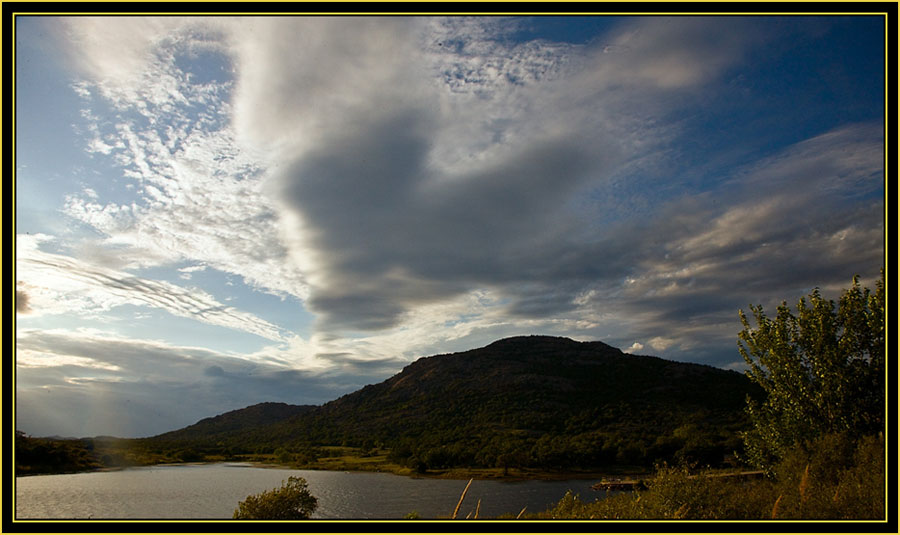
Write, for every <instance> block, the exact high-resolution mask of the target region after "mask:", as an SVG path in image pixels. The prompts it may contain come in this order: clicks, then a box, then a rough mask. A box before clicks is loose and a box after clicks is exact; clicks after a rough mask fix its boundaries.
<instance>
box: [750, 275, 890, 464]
mask: <svg viewBox="0 0 900 535" xmlns="http://www.w3.org/2000/svg"><path fill="white" fill-rule="evenodd" d="M750 310H751V311H752V313H753V316H754V319H755V321H756V325H757V326H756V328H755V329H754V328H752V327H751V325H750V321H749V320H748V319H747V316H746V315H745V314H744V312H743V311H741V312H740V318H741V322H742V324H743V326H744V329H743V331H741V333H740V334H739V335H738V336H739V339H738V348H739V350H740V353H741V355H742V356H743V357H744V360H745V361H746V362H747V364H748V365H749V366H750V369H749V370H748V372H747V374H748V376H749V377H750V379H751V380H753V381H754V382H755V383H757V384H759V385H760V386H761V387H762V388H763V390H764V391H765V392H766V398H765V400H764V401H763V402H762V403H761V404H759V403H757V402H755V401H754V400H752V399H750V400H748V404H747V412H748V414H749V416H750V420H751V422H752V424H753V428H752V429H751V430H750V431H749V432H747V433H746V434H745V436H744V443H745V447H746V454H745V455H746V459H747V460H748V461H749V462H750V463H752V464H753V465H755V466H758V467H761V468H764V469H766V470H771V469H772V468H773V467H774V466H775V465H776V464H777V463H778V461H779V460H781V459H783V458H785V456H786V455H787V454H788V452H789V451H790V450H791V448H793V447H794V446H795V445H796V444H802V443H804V442H807V441H810V440H813V439H815V438H816V437H819V436H822V435H824V434H828V433H845V432H847V433H851V434H855V435H862V434H871V433H876V432H878V431H880V430H881V429H882V428H883V425H884V270H882V272H881V280H880V281H879V282H878V283H877V287H876V291H875V292H874V293H871V292H870V290H869V289H868V288H865V289H860V287H859V278H858V277H854V278H853V286H852V287H851V288H850V289H848V290H846V291H845V292H844V293H843V295H842V296H841V298H840V301H839V303H838V308H837V310H835V303H834V302H833V301H831V300H826V299H824V298H823V297H822V296H821V295H820V294H819V290H818V289H816V290H814V291H813V292H812V293H811V294H810V295H809V296H808V299H807V298H802V299H800V302H799V303H798V304H797V313H796V314H794V313H793V312H792V311H791V309H790V307H788V305H787V303H785V302H782V304H781V305H780V306H779V307H778V310H777V313H776V316H775V318H771V319H770V318H769V317H767V316H766V314H765V312H764V311H763V308H762V306H752V305H751V307H750Z"/></svg>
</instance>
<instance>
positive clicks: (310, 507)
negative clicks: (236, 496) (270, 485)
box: [232, 476, 318, 520]
mask: <svg viewBox="0 0 900 535" xmlns="http://www.w3.org/2000/svg"><path fill="white" fill-rule="evenodd" d="M317 506H318V500H317V499H316V497H315V496H313V495H311V494H310V493H309V489H308V488H307V484H306V480H305V479H303V478H302V477H294V476H291V477H289V478H288V480H287V482H286V483H285V482H284V481H282V483H281V488H278V489H272V490H268V491H265V492H262V493H260V494H254V495H250V496H247V499H245V500H244V501H242V502H240V503H239V504H238V508H237V509H235V510H234V515H233V516H232V518H234V519H237V520H305V519H308V518H309V517H310V516H311V515H312V513H313V512H314V511H315V510H316V507H317Z"/></svg>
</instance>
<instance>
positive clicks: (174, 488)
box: [16, 463, 602, 519]
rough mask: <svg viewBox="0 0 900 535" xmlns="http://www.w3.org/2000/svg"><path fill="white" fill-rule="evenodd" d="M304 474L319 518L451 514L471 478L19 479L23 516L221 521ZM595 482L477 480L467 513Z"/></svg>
mask: <svg viewBox="0 0 900 535" xmlns="http://www.w3.org/2000/svg"><path fill="white" fill-rule="evenodd" d="M289 476H300V477H303V478H305V479H306V481H307V482H308V483H309V490H310V492H311V493H312V495H313V496H315V497H316V498H318V499H319V507H318V508H317V509H316V512H315V514H314V515H313V518H319V519H398V518H403V517H404V516H406V515H407V514H408V513H410V512H412V511H418V513H419V514H420V515H421V517H422V518H437V517H449V515H450V514H452V513H453V508H454V507H456V503H457V502H458V501H459V496H460V494H461V493H462V491H463V489H464V488H465V486H466V481H459V480H443V479H416V478H409V477H403V476H396V475H393V474H381V473H369V472H327V471H318V470H289V469H280V468H260V467H255V466H252V465H248V464H244V463H220V464H201V465H175V466H152V467H142V468H131V469H127V470H121V471H117V472H89V473H82V474H60V475H47V476H28V477H17V478H16V518H17V519H78V518H94V519H101V518H106V519H109V518H115V519H137V518H140V519H198V518H200V519H218V518H231V514H232V513H233V512H234V509H235V508H236V507H237V504H238V502H240V501H241V500H243V499H245V498H246V497H247V496H248V495H250V494H256V493H259V492H262V491H265V490H270V489H272V488H275V487H278V486H280V485H281V482H282V481H283V480H286V479H287V478H288V477H289ZM594 482H595V481H594V480H569V481H524V482H502V481H478V480H476V481H473V482H472V486H471V487H469V491H468V492H467V493H466V499H465V501H464V502H463V504H462V507H461V508H460V513H459V516H460V517H465V515H466V514H468V513H470V512H472V511H474V510H475V506H476V503H477V501H478V500H481V512H480V514H479V518H488V517H496V516H498V515H501V514H503V513H513V514H517V513H518V512H519V511H520V510H521V509H522V507H528V511H531V512H534V511H542V510H544V509H547V507H549V506H550V505H552V504H555V503H556V502H558V501H559V499H560V498H562V497H563V495H564V494H565V493H566V491H567V490H570V489H571V490H572V491H573V492H576V493H578V494H580V495H581V497H582V498H583V499H591V500H592V499H594V498H597V497H601V496H602V494H601V493H598V492H595V491H592V490H591V489H590V485H591V484H592V483H594Z"/></svg>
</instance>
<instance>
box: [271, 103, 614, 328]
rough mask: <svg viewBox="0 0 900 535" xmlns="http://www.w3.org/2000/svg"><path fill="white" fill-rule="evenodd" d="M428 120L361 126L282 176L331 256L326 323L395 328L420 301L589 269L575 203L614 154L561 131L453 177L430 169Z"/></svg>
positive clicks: (322, 284) (324, 290) (313, 301)
mask: <svg viewBox="0 0 900 535" xmlns="http://www.w3.org/2000/svg"><path fill="white" fill-rule="evenodd" d="M428 122H429V117H428V114H426V113H421V112H419V111H417V110H407V111H404V112H402V113H398V114H390V115H388V116H386V117H383V118H380V119H378V120H376V121H373V122H372V123H369V124H358V125H357V126H356V128H354V129H353V131H352V132H351V133H349V134H347V135H344V136H341V137H338V138H334V139H329V140H328V141H327V142H326V143H323V144H322V147H321V148H319V149H318V150H317V151H315V152H313V153H312V154H310V155H306V156H305V157H303V158H302V159H301V160H299V161H298V162H297V163H296V164H295V165H293V166H291V167H290V168H289V169H288V170H287V171H286V172H285V173H284V174H283V175H282V176H281V181H282V183H283V192H284V197H283V199H282V200H283V202H285V204H286V205H287V206H288V207H289V208H290V209H292V210H295V211H296V212H297V213H298V214H299V215H300V217H301V218H302V220H303V222H304V225H305V227H306V228H307V229H308V232H309V235H310V236H311V239H310V241H311V245H312V247H313V248H314V249H315V251H316V254H317V255H318V260H319V262H321V265H320V269H321V272H322V275H321V278H320V279H319V283H318V284H317V285H314V286H315V287H314V289H313V292H312V296H311V298H310V300H309V301H308V304H309V306H310V307H311V308H312V309H313V311H315V312H317V313H319V314H321V315H322V318H323V321H322V325H324V326H328V327H338V328H355V329H376V328H386V327H390V326H393V325H395V324H396V323H397V321H398V319H399V318H400V316H401V315H402V314H403V313H404V312H405V311H407V310H408V309H409V308H410V307H411V306H412V305H415V304H417V303H427V302H430V301H433V300H436V299H440V298H445V297H448V296H452V295H455V294H457V293H460V292H463V291H466V290H468V289H469V288H470V287H471V286H472V285H473V284H476V285H477V284H484V285H509V284H518V283H523V284H524V283H534V282H541V281H545V280H548V279H552V278H553V277H555V276H557V275H558V274H559V273H560V272H565V271H567V270H568V271H570V272H571V271H583V270H584V268H583V267H582V266H578V265H576V264H577V261H578V258H577V257H578V256H580V255H579V253H577V252H576V253H575V254H574V255H573V253H572V252H570V251H568V250H567V248H566V241H567V239H568V238H567V237H568V235H569V233H570V231H571V228H572V226H573V225H574V224H575V221H574V220H573V219H572V218H570V217H569V216H566V215H565V214H564V213H563V210H564V208H565V206H566V201H567V200H568V199H569V198H570V196H571V195H572V194H573V193H574V191H576V190H577V189H578V188H579V187H580V186H583V185H584V184H585V181H586V179H588V178H589V177H590V176H592V174H596V173H598V172H602V170H603V169H604V168H606V167H608V166H609V161H610V160H611V159H612V158H611V157H610V156H609V155H608V154H604V152H606V151H604V150H603V149H601V150H596V149H595V150H594V151H593V152H592V151H589V150H588V148H587V147H585V146H584V144H583V142H582V141H581V140H577V139H573V138H571V137H562V138H558V139H557V138H549V139H543V140H539V141H535V142H533V143H531V144H529V145H528V146H526V147H524V148H522V149H521V150H517V151H515V152H514V153H512V154H509V155H507V156H506V157H505V158H502V159H500V160H499V161H497V162H494V163H492V164H491V165H488V166H486V168H485V169H482V170H479V171H477V172H472V173H468V174H462V175H449V176H448V175H441V174H438V173H436V172H435V171H434V170H433V169H432V168H430V167H429V166H428V165H427V161H428V155H429V151H430V148H431V147H432V144H433V139H432V137H431V136H430V130H429V128H428ZM594 142H595V143H596V142H597V140H594ZM600 144H601V146H602V143H600ZM608 152H613V145H612V144H610V146H609V151H608Z"/></svg>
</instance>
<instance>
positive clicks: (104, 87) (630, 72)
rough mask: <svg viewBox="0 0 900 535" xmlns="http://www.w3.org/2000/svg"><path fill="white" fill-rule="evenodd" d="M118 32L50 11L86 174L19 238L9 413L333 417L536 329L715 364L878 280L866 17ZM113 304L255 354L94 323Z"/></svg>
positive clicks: (145, 27) (879, 127)
mask: <svg viewBox="0 0 900 535" xmlns="http://www.w3.org/2000/svg"><path fill="white" fill-rule="evenodd" d="M110 20H111V19H108V18H91V17H78V18H75V17H72V18H65V17H63V18H60V19H54V20H48V21H47V24H58V25H59V28H61V29H62V30H63V31H61V32H55V34H56V35H59V36H61V37H60V38H61V40H62V42H63V43H64V46H62V47H61V48H63V49H65V50H68V51H69V55H68V56H67V57H68V59H69V62H70V63H71V65H72V66H74V67H75V70H74V71H73V72H76V73H77V79H75V80H71V81H69V82H68V84H67V87H69V88H70V89H71V90H72V91H74V92H75V94H76V95H77V96H78V98H79V99H80V100H79V102H80V105H81V107H82V109H81V110H80V115H79V116H80V118H81V120H80V121H79V122H78V123H77V125H76V129H77V132H76V134H77V136H76V137H77V138H78V139H79V140H80V141H81V142H82V144H83V149H84V152H85V155H86V162H87V164H84V165H89V166H94V167H92V168H91V169H92V171H91V172H90V173H78V174H77V175H76V176H77V177H78V180H76V179H74V178H73V179H72V182H71V187H70V188H69V189H68V190H67V191H65V192H64V194H65V202H64V204H63V205H62V206H61V207H60V214H61V215H62V216H63V217H64V218H65V226H66V227H67V230H66V233H61V234H59V235H49V234H51V233H52V232H50V231H47V230H43V231H42V232H45V233H46V235H38V234H32V235H19V236H18V237H17V241H18V243H17V275H18V276H19V280H18V281H17V312H18V313H19V314H20V316H21V319H22V321H23V325H24V327H22V330H21V331H20V332H19V333H17V335H21V336H20V338H21V340H20V345H19V347H20V350H21V352H20V356H21V357H22V358H21V359H20V360H19V362H18V363H19V365H20V366H21V367H22V369H23V370H25V371H24V375H23V376H22V377H24V378H27V382H26V383H23V385H26V384H27V385H29V386H28V388H29V389H32V390H28V392H29V393H28V394H27V395H26V396H25V397H23V399H29V400H35V399H38V397H39V396H38V394H36V392H38V391H39V390H37V388H39V385H53V387H54V388H55V391H56V392H57V393H60V392H64V393H60V394H58V395H55V396H50V397H52V398H53V399H54V401H53V404H55V405H54V406H55V407H63V406H65V405H66V402H65V401H64V400H65V399H70V398H71V399H73V400H75V399H78V400H79V401H77V404H81V405H79V406H81V407H87V406H88V404H89V403H90V402H91V401H90V400H96V399H98V397H102V396H109V399H116V400H118V401H121V400H122V399H123V398H122V396H125V395H127V392H128V391H132V392H145V393H147V395H148V396H150V393H151V392H154V391H155V392H157V393H159V392H165V395H164V396H163V397H171V398H172V399H178V400H180V401H181V400H183V399H184V396H185V395H186V394H183V393H181V394H178V393H177V392H182V390H184V391H188V390H193V391H194V392H195V394H196V395H197V396H198V398H197V399H201V400H202V401H201V402H199V404H198V411H200V410H206V408H212V407H216V406H217V404H219V405H218V406H221V407H225V406H227V407H228V408H238V407H239V406H241V404H242V403H243V404H250V403H253V402H258V401H263V400H264V399H257V397H260V396H261V397H263V398H265V399H266V400H268V399H270V398H269V397H266V396H267V395H268V394H278V395H281V393H284V394H285V396H287V397H285V398H283V399H281V400H282V401H291V400H298V399H306V400H310V402H312V400H314V399H315V400H318V402H322V401H327V400H329V399H333V398H335V397H337V396H338V395H340V394H343V393H346V392H347V391H350V390H352V389H354V388H355V387H357V386H360V385H361V384H364V382H365V381H375V380H380V379H383V378H386V377H387V376H389V375H391V374H393V373H395V372H396V371H398V370H399V369H400V368H401V367H402V365H403V364H404V363H406V362H408V361H409V360H412V359H414V358H417V357H420V356H424V355H429V354H435V353H446V352H449V351H456V350H464V349H469V348H472V347H477V346H480V345H484V344H487V343H489V342H491V341H493V340H495V339H497V338H500V337H503V336H510V335H517V334H532V333H533V334H552V335H562V336H571V337H574V338H577V339H585V340H586V339H600V340H603V341H605V342H607V343H610V344H612V345H616V346H620V347H622V348H626V349H627V350H628V351H630V352H647V353H652V354H657V355H659V356H663V357H667V358H675V359H678V360H691V361H696V362H704V363H708V364H714V365H718V366H723V367H728V366H731V367H734V361H735V360H739V357H738V355H737V353H736V351H735V350H734V339H735V334H736V332H737V331H738V330H740V326H739V323H738V321H737V310H738V309H739V308H742V307H744V308H746V306H747V305H748V304H750V303H762V304H764V305H767V306H772V305H774V304H776V303H777V302H779V301H780V300H781V299H787V300H789V301H792V300H795V299H796V298H798V297H799V296H800V295H802V294H804V293H806V292H807V291H809V290H810V289H811V288H812V287H813V286H820V287H822V288H823V290H825V291H826V292H836V291H837V290H838V289H840V288H842V287H846V286H847V284H849V282H850V278H851V277H852V275H853V274H856V273H858V274H860V275H862V276H863V282H864V283H866V282H870V281H871V280H872V279H873V278H874V277H875V276H876V275H877V271H878V268H879V267H880V266H881V265H882V263H883V255H884V202H883V196H884V187H883V184H884V146H883V144H884V132H883V124H882V122H881V120H880V117H878V116H877V115H878V113H877V112H878V111H879V106H881V105H882V104H881V103H882V102H883V88H879V87H876V86H877V83H876V82H875V81H877V80H878V76H877V75H878V73H877V72H875V71H873V70H871V68H870V67H871V65H872V63H864V66H862V67H860V65H863V62H861V61H854V62H848V61H847V60H844V59H841V58H843V57H844V56H842V55H841V54H843V53H844V51H845V50H846V49H849V48H851V47H858V48H859V50H858V52H859V56H858V58H857V59H861V58H870V57H877V54H878V53H881V52H882V51H881V48H883V46H881V47H880V48H879V47H875V48H871V47H869V46H868V45H862V44H858V42H859V41H860V40H859V39H857V40H856V41H854V42H853V43H850V42H845V41H841V40H840V39H842V37H841V36H842V35H843V33H842V32H847V34H848V35H850V34H852V35H855V36H857V37H860V38H862V37H865V36H869V35H874V34H877V32H875V33H874V34H873V32H872V31H870V30H871V28H869V27H864V26H865V24H863V23H859V24H860V26H859V27H856V26H854V27H853V28H851V26H852V25H853V24H856V22H855V21H852V20H850V19H840V18H829V19H812V18H802V17H800V18H790V19H782V18H763V17H724V18H720V17H635V18H627V17H626V18H616V19H611V20H610V21H609V24H608V27H607V29H606V30H605V32H604V33H602V34H598V35H595V36H594V37H593V39H591V40H587V41H586V42H579V43H569V42H554V41H550V40H548V39H540V38H537V39H526V38H523V37H522V36H523V35H530V34H529V32H531V31H532V30H534V31H535V32H538V30H539V29H540V28H532V27H531V26H530V25H532V24H536V25H538V26H539V25H540V20H538V19H534V20H529V19H518V18H512V19H507V18H494V17H399V18H392V17H377V18H375V17H315V18H304V17H210V18H198V17H171V18H170V17H164V18H153V17H151V18H141V17H134V18H132V17H125V18H121V19H117V20H115V24H110ZM572 22H573V23H577V22H578V20H577V19H572ZM863 22H865V21H863ZM876 26H877V25H876ZM832 28H836V31H835V32H833V33H830V32H831V29H832ZM848 28H849V29H848ZM851 30H852V32H851ZM853 32H856V33H853ZM538 33H539V32H538ZM866 42H867V43H868V41H866ZM870 48H871V49H870ZM795 56H796V57H798V58H803V59H804V60H806V61H804V65H803V66H800V65H798V64H797V63H796V61H795V60H793V59H792V58H794V57H795ZM875 63H877V62H875ZM807 64H808V66H806V65H807ZM804 69H806V70H804ZM853 69H857V70H856V71H853ZM867 69H868V70H867ZM851 71H852V72H851ZM823 73H827V74H828V76H829V77H826V78H827V80H829V81H830V82H834V83H830V82H829V84H826V85H827V88H828V90H827V91H825V90H823V89H822V87H823V82H822V81H823V79H826V78H823V76H824V74H823ZM834 73H838V74H840V73H848V74H846V75H845V79H842V80H843V82H842V83H843V84H844V85H841V84H840V83H838V82H840V81H841V80H839V79H838V78H837V75H835V76H836V77H835V78H831V77H830V76H831V75H832V74H834ZM851 74H852V75H853V77H851ZM882 75H883V73H882ZM873 80H874V81H873ZM788 86H790V89H789V90H788V89H786V87H788ZM842 88H843V89H842ZM846 88H850V89H846ZM829 95H834V97H830V96H829ZM866 95H869V96H873V95H874V97H872V98H864V97H866ZM876 97H877V98H876ZM829 98H830V99H831V100H829ZM870 101H871V102H870ZM861 102H863V103H865V104H860V103H861ZM860 110H863V111H860ZM872 110H874V112H873V111H872ZM85 177H90V178H92V180H90V179H88V178H85ZM195 285H196V286H195ZM263 297H264V298H265V299H266V300H265V301H264V300H263V299H262V298H263ZM257 299H258V300H257ZM225 303H228V304H225ZM124 305H135V306H137V307H140V312H139V314H148V313H149V312H152V311H154V310H162V311H165V312H167V313H168V314H170V315H174V316H177V317H179V318H185V319H189V320H192V321H199V322H202V323H203V324H205V325H214V326H217V327H221V328H224V329H227V330H228V331H230V332H234V333H240V334H242V335H243V334H249V335H252V336H253V337H254V341H255V343H257V345H256V346H254V347H255V349H250V350H247V351H245V352H243V353H234V354H231V353H228V354H226V353H222V352H216V351H213V350H211V349H201V348H200V347H192V348H187V347H184V345H183V344H177V343H174V342H172V341H170V340H169V341H167V340H155V341H149V340H128V339H125V338H123V335H121V334H113V333H110V332H107V331H103V332H94V331H87V330H84V329H86V328H88V327H94V328H96V327H97V325H99V324H102V321H103V319H104V318H105V317H109V316H107V314H109V313H110V312H111V311H113V310H114V309H117V308H119V307H122V306H124ZM53 321H59V322H68V323H66V326H67V327H71V325H72V324H79V323H78V322H82V323H80V325H82V329H81V330H78V331H77V332H75V331H73V332H64V331H62V330H58V329H56V330H55V329H52V328H49V327H48V325H53V323H52V322H53ZM29 322H32V323H29ZM41 322H46V323H41ZM185 325H191V324H190V323H186V324H185ZM257 339H258V340H257ZM199 345H202V343H198V346H199ZM209 345H210V346H212V345H211V344H209ZM215 347H221V346H219V345H216V346H215ZM88 349H90V350H91V351H92V352H91V351H88ZM109 351H113V352H119V354H121V355H124V356H123V357H121V358H113V357H108V356H106V355H107V354H106V353H104V352H109ZM98 355H99V356H98ZM131 359H134V362H132V360H131ZM140 359H143V362H145V363H150V362H154V363H157V365H158V367H159V368H158V370H159V375H153V377H154V378H155V379H154V380H153V381H151V380H150V379H146V380H144V379H135V377H138V378H140V377H144V376H143V375H141V374H146V373H150V370H148V369H145V368H144V367H142V365H139V364H137V363H136V362H137V361H138V360H140ZM247 370H251V371H253V370H255V371H253V373H249V372H247ZM245 372H246V373H245ZM172 377H178V379H177V380H175V379H172ZM290 384H295V385H297V388H299V389H300V390H302V391H303V394H302V395H299V394H297V393H296V392H294V393H293V394H291V393H290V392H291V390H290V388H289V385H290ZM126 385H127V386H126ZM87 388H90V389H91V390H92V391H95V392H97V393H98V394H96V395H93V394H88V393H87V390H86V389H87ZM198 392H200V393H198ZM101 393H102V396H101ZM254 396H256V397H254ZM291 396H293V397H291ZM157 397H160V396H157ZM126 399H127V398H126ZM273 400H278V399H273ZM73 403H75V402H74V401H73ZM145 408H146V411H151V410H155V409H152V408H151V407H150V405H145ZM142 410H143V409H142ZM160 410H161V411H162V412H160V413H159V414H158V415H155V416H153V415H151V414H150V413H149V412H146V411H145V412H141V411H135V412H133V413H131V416H132V417H135V418H150V419H152V420H154V421H158V422H162V421H165V420H166V418H171V417H173V415H174V414H175V412H173V411H171V410H169V409H160ZM210 410H213V409H210ZM27 411H33V412H32V413H28V412H23V414H31V416H30V417H29V418H31V419H32V420H33V421H34V419H36V418H45V421H46V422H47V425H49V424H50V423H54V424H61V423H62V422H61V421H58V422H49V421H48V420H46V416H40V415H39V414H38V412H39V411H38V409H32V408H28V409H27ZM107 412H108V411H107ZM215 412H216V411H215V410H213V413H215ZM209 415H210V413H207V414H201V415H200V416H209ZM106 417H112V416H110V415H107V416H104V418H106ZM185 423H190V422H185ZM85 425H87V424H85ZM92 425H93V424H92ZM117 425H119V424H117ZM128 425H130V424H128ZM128 425H126V424H125V423H124V422H122V423H121V425H120V427H118V429H126V428H127V429H131V428H128ZM154 425H156V424H154ZM162 425H163V424H160V426H162ZM171 427H174V426H172V425H169V426H168V428H171ZM135 429H136V428H135ZM122 432H123V433H126V431H122ZM131 432H136V431H133V430H132V431H127V433H131Z"/></svg>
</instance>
